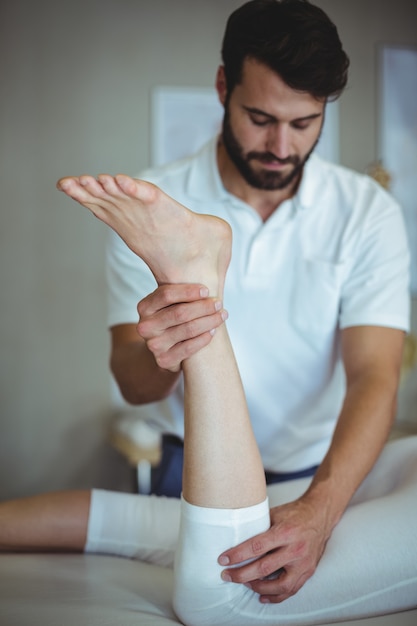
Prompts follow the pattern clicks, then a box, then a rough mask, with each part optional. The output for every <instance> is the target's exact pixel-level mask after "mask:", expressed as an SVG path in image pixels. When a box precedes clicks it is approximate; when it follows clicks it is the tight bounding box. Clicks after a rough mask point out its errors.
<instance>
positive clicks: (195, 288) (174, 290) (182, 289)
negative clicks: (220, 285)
mask: <svg viewBox="0 0 417 626" xmlns="http://www.w3.org/2000/svg"><path fill="white" fill-rule="evenodd" d="M208 293H209V292H208V289H207V287H205V286H204V285H200V284H195V285H194V284H188V283H185V284H175V285H171V284H168V285H161V286H160V287H158V288H157V289H156V290H155V291H153V292H152V293H151V294H149V295H148V296H146V298H143V300H141V301H140V302H139V304H138V313H139V317H149V316H151V315H154V314H155V313H157V312H158V311H160V310H161V309H165V308H166V307H170V306H171V305H173V304H178V303H181V302H195V301H198V300H204V299H205V298H207V297H208Z"/></svg>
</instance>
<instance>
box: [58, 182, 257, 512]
mask: <svg viewBox="0 0 417 626" xmlns="http://www.w3.org/2000/svg"><path fill="white" fill-rule="evenodd" d="M58 188H59V189H61V190H62V191H64V192H65V193H66V194H67V195H69V196H70V197H71V198H73V199H74V200H77V201H78V202H80V203H81V204H82V205H83V206H85V207H86V208H88V209H89V210H90V211H91V212H92V213H93V214H94V215H95V216H96V217H98V218H99V219H101V220H102V221H103V222H105V223H106V224H108V225H109V226H110V227H111V228H113V230H115V231H116V232H117V233H118V234H119V235H120V236H121V237H122V239H123V240H124V241H125V242H126V244H127V245H128V246H129V247H130V248H131V249H132V250H133V252H135V253H136V254H137V255H138V256H139V257H141V258H142V259H143V260H144V261H145V262H146V263H147V264H148V266H149V267H150V269H151V271H152V273H153V274H154V276H155V279H156V281H157V282H158V284H162V283H174V282H200V283H201V282H202V283H203V284H205V285H206V286H207V287H208V288H209V291H210V295H212V296H217V297H219V298H222V296H223V287H224V279H225V274H226V270H227V266H228V263H229V259H230V251H231V233H230V228H229V227H228V225H227V224H226V223H225V222H223V221H222V220H220V219H217V218H215V217H211V216H205V215H197V214H195V213H193V212H191V211H189V210H188V209H186V208H184V207H183V206H181V205H180V204H178V203H177V202H175V201H174V200H172V199H171V198H169V197H168V196H166V195H165V194H164V193H163V192H162V191H161V190H159V189H158V188H156V187H155V186H153V185H151V184H150V183H146V182H143V181H137V180H134V179H131V178H129V177H127V176H117V177H116V178H112V177H110V176H101V177H99V180H98V181H97V180H95V179H94V178H92V177H90V176H81V177H79V178H64V179H61V180H60V181H59V182H58ZM183 370H184V380H185V388H186V392H185V394H186V395H185V450H184V484H183V493H184V497H185V499H186V500H187V501H188V502H190V503H193V504H197V505H199V506H209V507H219V508H239V507H245V506H250V505H252V504H256V503H259V502H262V501H264V500H265V497H266V489H265V481H264V474H263V469H262V462H261V459H260V455H259V452H258V449H257V445H256V443H255V440H254V437H253V433H252V428H251V424H250V420H249V416H248V412H247V407H246V401H245V396H244V392H243V388H242V384H241V381H240V376H239V373H238V370H237V366H236V363H235V360H234V355H233V351H232V348H231V345H230V342H229V339H228V336H227V331H226V328H225V327H224V326H223V327H222V328H220V329H218V330H217V332H216V335H215V336H214V338H213V340H212V342H211V343H210V344H209V345H208V346H207V347H206V348H204V349H203V350H201V351H200V352H199V353H197V354H195V355H193V356H192V357H191V358H190V359H188V360H186V361H185V362H184V364H183ZM242 485H244V488H241V486H242Z"/></svg>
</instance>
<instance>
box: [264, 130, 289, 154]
mask: <svg viewBox="0 0 417 626" xmlns="http://www.w3.org/2000/svg"><path fill="white" fill-rule="evenodd" d="M267 150H268V152H271V153H272V154H274V155H275V156H276V157H278V158H279V159H287V158H288V157H289V156H290V154H291V150H290V129H289V128H288V126H286V125H284V124H277V125H276V126H275V127H273V128H271V129H270V131H269V135H268V145H267Z"/></svg>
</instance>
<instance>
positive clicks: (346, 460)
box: [219, 326, 404, 602]
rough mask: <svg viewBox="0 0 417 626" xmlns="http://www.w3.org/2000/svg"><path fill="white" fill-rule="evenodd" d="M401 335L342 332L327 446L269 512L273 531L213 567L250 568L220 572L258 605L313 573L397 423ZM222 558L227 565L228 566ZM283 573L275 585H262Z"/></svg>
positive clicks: (375, 330) (290, 591)
mask: <svg viewBox="0 0 417 626" xmlns="http://www.w3.org/2000/svg"><path fill="white" fill-rule="evenodd" d="M403 342H404V333H403V332H402V331H400V330H395V329H390V328H382V327H371V326H358V327H352V328H348V329H345V330H344V331H342V357H343V362H344V366H345V371H346V380H347V390H346V396H345V401H344V404H343V407H342V411H341V413H340V416H339V419H338V422H337V426H336V429H335V432H334V436H333V439H332V443H331V446H330V448H329V450H328V453H327V454H326V456H325V458H324V460H323V462H322V463H321V465H320V467H319V469H318V470H317V473H316V475H315V477H314V479H313V481H312V483H311V485H310V487H309V488H308V490H307V491H306V493H305V494H304V495H303V496H301V498H299V499H298V500H296V501H295V502H291V503H289V504H286V505H284V506H279V507H275V508H273V509H271V528H270V529H269V530H268V531H267V532H266V533H263V534H261V535H259V536H257V537H255V538H253V539H251V540H249V541H246V542H245V543H242V544H241V545H240V546H237V547H236V548H234V549H232V550H228V551H226V552H225V553H224V554H223V555H221V557H220V559H219V562H220V564H222V565H227V564H230V565H235V564H238V563H241V562H243V561H245V560H246V559H251V558H252V559H253V558H254V557H255V558H257V560H256V561H254V562H253V563H251V564H249V565H245V566H242V567H240V568H236V569H230V570H227V571H226V573H224V574H223V576H224V577H226V579H227V577H229V579H231V580H232V581H233V582H238V583H250V585H251V587H252V589H253V590H254V591H256V592H257V593H259V594H260V595H261V601H264V602H282V601H283V600H286V599H287V598H288V597H290V596H292V595H294V594H295V593H296V592H297V591H298V590H299V589H300V588H301V587H302V585H303V584H304V583H305V582H306V580H308V578H310V576H311V575H312V574H313V573H314V571H315V569H316V567H317V564H318V562H319V560H320V558H321V556H322V554H323V551H324V549H325V546H326V543H327V541H328V539H329V537H330V535H331V533H332V531H333V528H334V527H335V526H336V524H337V523H338V521H339V520H340V518H341V516H342V514H343V512H344V511H345V509H346V507H347V505H348V503H349V501H350V499H351V497H352V496H353V494H354V492H355V491H356V489H357V488H358V486H359V485H360V484H361V482H362V481H363V480H364V478H365V477H366V475H367V474H368V472H369V471H370V470H371V468H372V466H373V465H374V463H375V461H376V459H377V458H378V456H379V454H380V452H381V450H382V448H383V446H384V444H385V442H386V439H387V437H388V434H389V431H390V428H391V426H392V422H393V419H394V417H395V409H396V398H397V390H398V382H399V374H400V368H401V357H402V348H403ZM227 560H228V561H229V562H227ZM281 568H283V571H282V572H281V575H280V576H279V577H278V578H276V579H275V580H269V581H268V580H262V579H263V578H265V577H266V576H268V575H270V574H272V573H273V572H276V571H277V570H280V569H281Z"/></svg>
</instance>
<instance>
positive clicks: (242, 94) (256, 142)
mask: <svg viewBox="0 0 417 626" xmlns="http://www.w3.org/2000/svg"><path fill="white" fill-rule="evenodd" d="M219 94H220V99H222V94H221V93H220V91H219ZM223 95H224V98H223V104H224V107H225V115H224V120H223V143H224V147H225V149H226V151H227V154H228V156H229V158H230V160H231V161H232V162H233V164H234V165H235V167H236V169H237V170H238V172H239V173H240V175H241V176H242V177H243V178H244V180H245V181H246V182H247V183H248V184H249V185H251V186H252V187H255V188H256V189H264V190H278V189H285V188H286V187H288V186H289V185H291V184H292V183H294V182H295V181H296V180H298V177H299V175H300V174H301V172H302V169H303V167H304V164H305V162H306V161H307V159H308V158H309V156H310V154H311V152H312V151H313V149H314V148H315V146H316V144H317V142H318V140H319V137H320V132H321V129H322V126H323V121H324V107H325V101H324V100H317V99H316V98H314V97H313V96H312V95H311V94H308V93H305V92H299V91H295V90H293V89H291V88H290V87H288V85H286V84H285V83H284V81H283V80H282V79H281V78H280V77H279V76H278V75H277V74H276V73H275V72H273V71H272V70H271V69H269V68H268V67H267V66H266V65H264V64H262V63H259V62H258V61H255V60H253V59H247V60H246V61H245V63H244V66H243V75H242V81H241V83H240V84H238V85H236V86H235V88H234V89H233V91H232V93H231V94H230V96H229V97H228V96H227V95H226V94H225V92H223Z"/></svg>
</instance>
